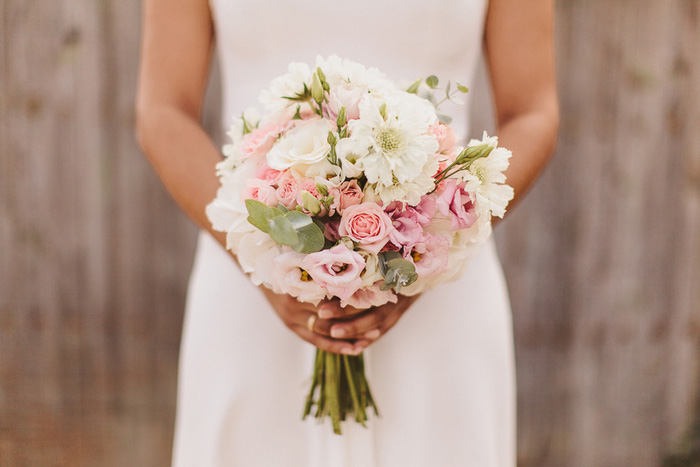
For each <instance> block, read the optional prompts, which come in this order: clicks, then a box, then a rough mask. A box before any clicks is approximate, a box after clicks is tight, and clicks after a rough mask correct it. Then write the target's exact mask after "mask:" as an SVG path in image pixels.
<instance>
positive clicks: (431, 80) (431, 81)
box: [425, 75, 440, 89]
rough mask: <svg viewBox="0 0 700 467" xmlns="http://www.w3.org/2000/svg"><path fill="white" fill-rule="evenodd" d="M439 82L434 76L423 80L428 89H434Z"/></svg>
mask: <svg viewBox="0 0 700 467" xmlns="http://www.w3.org/2000/svg"><path fill="white" fill-rule="evenodd" d="M439 82H440V80H438V77H437V76H435V75H430V76H428V77H427V78H426V79H425V84H427V85H428V87H429V88H430V89H435V88H436V87H437V85H438V83H439Z"/></svg>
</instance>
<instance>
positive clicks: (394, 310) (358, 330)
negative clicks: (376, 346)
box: [314, 295, 418, 351]
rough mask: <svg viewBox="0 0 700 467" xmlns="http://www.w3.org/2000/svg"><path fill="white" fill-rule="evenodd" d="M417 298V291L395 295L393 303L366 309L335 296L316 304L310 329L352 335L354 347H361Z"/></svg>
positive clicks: (345, 336)
mask: <svg viewBox="0 0 700 467" xmlns="http://www.w3.org/2000/svg"><path fill="white" fill-rule="evenodd" d="M417 298H418V295H416V296H413V297H407V296H404V295H399V296H398V301H397V302H396V303H387V304H385V305H382V306H378V307H372V308H369V309H366V310H358V309H357V308H353V307H350V306H347V307H345V308H343V307H341V306H340V302H339V301H338V300H329V301H326V302H323V303H321V304H319V306H318V319H317V320H316V323H315V325H314V332H316V333H319V334H322V335H325V336H330V337H332V338H334V339H343V340H352V339H355V343H354V348H355V350H357V351H359V350H364V349H366V348H367V347H368V346H369V345H370V344H372V343H373V342H376V341H377V339H379V338H380V337H382V336H384V334H386V333H387V331H389V329H391V328H392V327H393V326H394V324H396V323H397V322H398V320H399V318H401V316H403V314H404V312H405V311H406V310H407V309H408V308H409V307H410V306H411V304H412V303H413V302H414V301H415V300H416V299H417Z"/></svg>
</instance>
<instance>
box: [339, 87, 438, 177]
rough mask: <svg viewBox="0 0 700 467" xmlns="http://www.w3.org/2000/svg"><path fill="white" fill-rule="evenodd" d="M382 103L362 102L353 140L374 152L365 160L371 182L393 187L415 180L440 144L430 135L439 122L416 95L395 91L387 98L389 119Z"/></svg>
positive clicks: (352, 128) (353, 126)
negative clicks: (431, 128)
mask: <svg viewBox="0 0 700 467" xmlns="http://www.w3.org/2000/svg"><path fill="white" fill-rule="evenodd" d="M380 105H381V104H380V103H379V102H378V101H377V100H375V99H374V98H372V97H368V96H366V97H365V98H363V99H362V101H361V102H360V119H359V120H352V121H350V122H349V123H348V127H349V128H350V131H351V138H353V139H354V140H356V141H358V144H362V145H366V146H367V147H370V148H371V149H372V150H371V151H370V153H369V154H368V155H367V156H365V157H364V158H362V159H361V167H362V169H363V170H364V173H365V176H366V177H367V180H368V181H369V182H370V183H381V184H382V185H383V186H391V185H396V184H400V183H406V182H411V181H413V180H415V179H416V178H417V177H418V176H419V175H420V174H421V172H422V171H423V166H424V165H425V163H426V162H427V160H428V156H429V155H431V154H434V153H435V152H436V151H437V150H438V146H439V145H438V142H437V140H436V139H435V137H434V136H433V135H430V134H427V131H428V128H429V126H430V125H431V124H433V123H434V122H435V120H436V119H437V117H436V116H435V110H434V109H433V106H432V105H431V104H430V103H429V102H427V101H424V100H422V99H420V98H418V97H416V96H414V95H413V94H408V93H405V92H401V91H394V92H392V93H390V94H388V95H387V99H386V117H387V118H386V120H385V119H384V118H383V117H382V115H381V113H380Z"/></svg>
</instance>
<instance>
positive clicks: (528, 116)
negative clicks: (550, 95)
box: [498, 105, 559, 211]
mask: <svg viewBox="0 0 700 467" xmlns="http://www.w3.org/2000/svg"><path fill="white" fill-rule="evenodd" d="M558 119H559V117H558V111H557V109H556V105H550V106H549V108H543V109H541V110H537V111H532V112H527V113H523V114H520V115H517V116H515V117H513V118H511V119H508V120H507V121H505V122H502V123H500V124H499V129H498V142H499V146H502V147H505V148H508V149H510V150H511V151H512V152H513V156H512V157H511V159H510V166H509V167H508V170H507V171H506V177H507V183H508V184H509V185H510V186H512V187H513V190H514V191H515V198H514V199H513V200H512V201H511V202H510V203H509V205H508V211H512V209H513V207H514V206H515V205H516V204H517V203H518V202H519V201H520V200H521V199H522V198H523V196H524V195H525V193H526V192H527V191H528V189H529V188H530V187H531V186H532V184H533V183H534V182H535V180H536V179H537V177H538V176H539V174H540V173H541V172H542V170H543V169H544V167H545V166H546V165H547V162H548V161H549V159H550V157H551V156H552V153H553V152H554V148H555V145H556V137H557V131H558Z"/></svg>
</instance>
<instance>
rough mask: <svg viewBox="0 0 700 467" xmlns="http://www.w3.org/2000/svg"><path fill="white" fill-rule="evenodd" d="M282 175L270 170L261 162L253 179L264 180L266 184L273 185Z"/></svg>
mask: <svg viewBox="0 0 700 467" xmlns="http://www.w3.org/2000/svg"><path fill="white" fill-rule="evenodd" d="M283 173H284V172H281V171H279V170H275V169H273V168H271V167H270V166H269V165H267V163H266V162H264V161H263V162H262V163H261V164H260V165H259V166H258V170H257V171H256V172H255V177H256V178H259V179H260V180H265V181H266V182H270V183H275V182H277V180H279V179H280V177H282V175H283Z"/></svg>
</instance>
